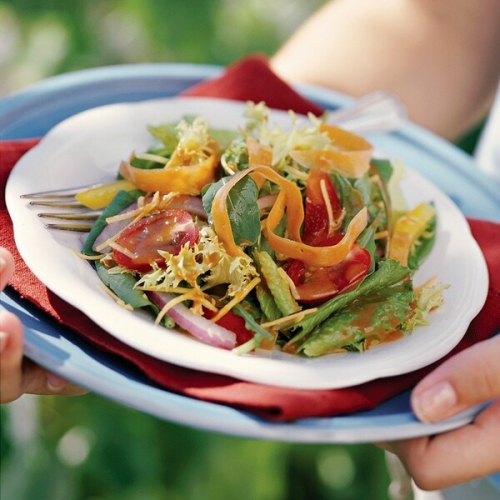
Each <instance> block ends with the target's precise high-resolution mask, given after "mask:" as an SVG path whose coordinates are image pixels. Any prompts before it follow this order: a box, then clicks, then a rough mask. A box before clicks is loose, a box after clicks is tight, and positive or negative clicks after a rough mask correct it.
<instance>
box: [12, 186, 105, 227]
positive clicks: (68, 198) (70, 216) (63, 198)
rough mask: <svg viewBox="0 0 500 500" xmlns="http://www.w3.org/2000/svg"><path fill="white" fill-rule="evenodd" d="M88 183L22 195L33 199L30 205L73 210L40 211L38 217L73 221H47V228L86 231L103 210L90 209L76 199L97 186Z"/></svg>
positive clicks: (24, 197)
mask: <svg viewBox="0 0 500 500" xmlns="http://www.w3.org/2000/svg"><path fill="white" fill-rule="evenodd" d="M97 186H98V184H96V185H87V186H80V187H73V188H69V189H57V190H52V191H40V192H37V193H28V194H23V195H21V198H23V199H28V200H31V201H30V202H29V205H30V206H33V207H47V208H52V209H55V210H71V211H70V212H40V213H39V214H38V217H40V218H42V219H58V220H66V221H72V222H71V223H66V224H62V223H54V222H51V223H46V224H45V227H46V228H47V229H60V230H64V231H75V232H79V233H86V232H89V231H90V230H91V229H92V226H93V223H94V222H95V221H96V220H97V218H98V217H99V215H100V214H101V212H102V210H89V209H88V207H86V206H85V205H83V203H80V202H79V201H77V200H76V199H75V196H76V195H77V194H78V193H80V192H81V191H83V190H85V189H89V188H92V187H97Z"/></svg>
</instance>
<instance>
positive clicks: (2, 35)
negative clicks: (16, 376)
mask: <svg viewBox="0 0 500 500" xmlns="http://www.w3.org/2000/svg"><path fill="white" fill-rule="evenodd" d="M322 3H324V1H323V0H114V1H112V0H85V1H83V0H57V1H56V0H52V1H51V0H13V1H3V2H1V1H0V74H1V78H0V95H7V94H9V93H12V92H16V91H17V90H19V89H22V88H23V87H26V86H29V85H31V84H33V83H35V82H37V81H40V80H42V79H45V78H48V77H50V76H52V75H55V74H59V73H65V72H70V71H76V70H80V69H85V68H90V67H96V66H103V65H113V64H124V63H127V64H128V63H139V62H182V63H185V62H187V63H199V64H217V65H226V64H228V63H231V62H233V61H235V60H237V59H238V58H240V57H242V56H243V55H245V54H248V53H252V52H263V53H265V54H272V53H273V51H275V50H276V48H277V47H278V46H279V45H280V44H281V43H282V42H283V41H284V40H285V39H286V38H287V37H288V36H289V34H290V33H291V32H293V30H294V29H295V28H296V27H297V25H298V24H299V23H300V22H301V21H302V20H303V19H305V18H306V17H307V16H308V15H309V13H311V12H312V11H313V10H314V9H316V8H317V7H318V6H319V5H321V4H322ZM0 415H1V423H2V426H1V434H0V437H1V464H0V473H1V477H0V488H1V495H0V497H1V498H2V500H160V499H161V500H164V499H169V500H170V499H171V500H188V499H189V500H191V499H192V500H226V499H227V500H323V499H325V500H327V499H328V500H330V499H339V500H365V499H366V500H385V499H387V498H388V497H387V487H388V484H389V479H388V475H387V471H386V465H385V461H384V456H383V453H382V452H381V451H380V450H379V449H377V448H375V447H374V446H371V445H368V444H366V445H349V446H340V445H298V444H287V443H279V442H265V441H258V440H249V439H241V438H235V437H228V436H223V435H218V434H214V433H210V432H205V431H200V430H194V429H190V428H187V427H184V426H180V425H177V424H172V423H169V422H163V421H160V420H158V419H156V418H153V417H150V416H148V415H144V414H142V413H139V412H137V411H134V410H131V409H129V408H126V407H123V406H120V405H118V404H116V403H113V402H111V401H109V400H106V399H103V398H101V397H99V396H97V395H93V394H91V395H87V396H83V397H78V398H64V397H43V398H35V397H24V398H22V399H21V400H20V401H19V402H17V403H15V404H13V405H9V406H7V407H5V406H4V407H2V408H1V409H0ZM202 418H203V415H200V419H202Z"/></svg>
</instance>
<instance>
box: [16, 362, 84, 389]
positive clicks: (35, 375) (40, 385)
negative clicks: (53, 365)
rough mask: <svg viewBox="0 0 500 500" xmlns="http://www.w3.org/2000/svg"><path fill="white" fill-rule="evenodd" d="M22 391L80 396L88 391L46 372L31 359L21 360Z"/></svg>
mask: <svg viewBox="0 0 500 500" xmlns="http://www.w3.org/2000/svg"><path fill="white" fill-rule="evenodd" d="M22 392H23V393H25V394H38V395H60V396H80V395H82V394H86V393H87V392H88V390H87V389H83V388H82V387H79V386H77V385H75V384H72V383H70V382H68V381H67V380H65V379H63V378H61V377H59V376H57V375H55V374H53V373H50V372H48V371H47V370H45V369H44V368H42V367H41V366H39V365H37V364H35V363H33V361H31V360H29V359H27V358H25V359H24V361H23V379H22Z"/></svg>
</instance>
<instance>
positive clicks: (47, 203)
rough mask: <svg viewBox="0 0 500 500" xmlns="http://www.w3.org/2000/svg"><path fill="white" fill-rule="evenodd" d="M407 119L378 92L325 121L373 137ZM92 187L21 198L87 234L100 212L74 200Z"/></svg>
mask: <svg viewBox="0 0 500 500" xmlns="http://www.w3.org/2000/svg"><path fill="white" fill-rule="evenodd" d="M407 118H408V116H407V113H406V109H405V107H404V105H403V103H402V102H401V101H400V100H399V98H398V97H396V96H395V95H394V94H391V93H390V92H385V91H376V92H372V93H370V94H366V95H365V96H363V97H360V98H358V99H356V100H354V101H353V102H352V104H350V105H348V106H346V107H344V108H340V109H338V110H335V111H331V112H328V114H327V117H326V121H327V122H328V123H331V124H334V125H338V126H341V127H343V128H345V129H347V130H350V131H351V132H356V133H358V134H373V133H388V132H393V131H395V130H398V129H399V128H400V127H401V126H402V125H403V124H404V122H405V121H406V120H407ZM91 187H96V185H94V186H80V187H74V188H68V189H59V190H55V191H43V192H37V193H29V194H24V195H22V196H21V198H25V199H29V200H31V201H30V203H29V204H30V205H31V206H38V207H50V208H51V209H54V210H62V209H65V210H71V212H57V211H53V212H41V213H39V214H38V216H39V217H41V218H43V219H57V220H65V221H71V222H68V223H53V222H50V223H46V224H45V227H46V228H47V229H59V230H65V231H76V232H88V231H90V229H91V228H92V225H93V222H94V221H95V220H96V219H97V217H99V215H100V213H101V211H99V210H97V211H95V210H93V211H89V210H88V209H87V208H86V207H85V206H84V205H82V204H81V203H80V202H78V201H77V200H76V199H75V195H76V194H78V193H79V192H81V191H82V190H84V189H89V188H91Z"/></svg>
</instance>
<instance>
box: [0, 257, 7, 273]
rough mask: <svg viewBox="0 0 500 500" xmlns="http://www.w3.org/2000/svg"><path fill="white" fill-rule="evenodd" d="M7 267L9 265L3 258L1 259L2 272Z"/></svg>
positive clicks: (0, 267)
mask: <svg viewBox="0 0 500 500" xmlns="http://www.w3.org/2000/svg"><path fill="white" fill-rule="evenodd" d="M6 265H7V261H6V260H5V259H4V258H3V257H0V272H1V271H3V270H4V269H5V266H6Z"/></svg>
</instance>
